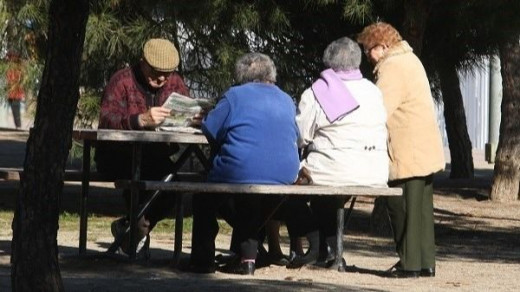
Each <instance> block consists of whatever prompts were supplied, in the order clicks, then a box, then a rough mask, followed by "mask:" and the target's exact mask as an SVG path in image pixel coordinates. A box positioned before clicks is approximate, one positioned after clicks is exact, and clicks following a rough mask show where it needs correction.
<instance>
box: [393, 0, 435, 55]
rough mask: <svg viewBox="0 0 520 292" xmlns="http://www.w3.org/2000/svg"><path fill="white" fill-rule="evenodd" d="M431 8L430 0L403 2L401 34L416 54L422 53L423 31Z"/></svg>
mask: <svg viewBox="0 0 520 292" xmlns="http://www.w3.org/2000/svg"><path fill="white" fill-rule="evenodd" d="M431 8H432V1H431V0H407V1H404V2H403V9H404V14H405V15H404V21H403V27H402V29H401V34H402V35H403V38H404V39H405V40H406V41H408V43H409V44H410V46H411V47H412V48H413V51H414V53H415V54H416V55H417V56H421V53H422V47H423V38H424V31H425V30H426V24H427V22H428V15H429V14H430V11H431Z"/></svg>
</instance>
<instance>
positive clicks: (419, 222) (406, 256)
mask: <svg viewBox="0 0 520 292" xmlns="http://www.w3.org/2000/svg"><path fill="white" fill-rule="evenodd" d="M432 180H433V175H430V176H426V177H413V178H410V179H404V180H399V181H392V182H390V183H389V185H390V186H392V187H401V188H402V189H403V195H402V196H399V197H388V198H386V203H387V208H388V214H389V215H390V221H391V225H392V229H393V233H394V241H395V244H396V251H397V254H398V255H399V258H400V261H401V268H402V269H404V270H406V271H420V270H421V269H426V268H434V267H435V232H434V222H433V186H432Z"/></svg>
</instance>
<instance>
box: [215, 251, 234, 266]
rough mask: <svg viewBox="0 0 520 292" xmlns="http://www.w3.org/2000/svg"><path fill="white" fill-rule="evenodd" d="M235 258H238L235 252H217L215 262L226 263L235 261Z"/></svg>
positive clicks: (218, 264)
mask: <svg viewBox="0 0 520 292" xmlns="http://www.w3.org/2000/svg"><path fill="white" fill-rule="evenodd" d="M237 258H239V257H238V256H237V255H235V254H230V255H223V254H218V255H216V256H215V264H216V265H217V266H223V265H227V264H229V263H231V262H234V261H236V260H237Z"/></svg>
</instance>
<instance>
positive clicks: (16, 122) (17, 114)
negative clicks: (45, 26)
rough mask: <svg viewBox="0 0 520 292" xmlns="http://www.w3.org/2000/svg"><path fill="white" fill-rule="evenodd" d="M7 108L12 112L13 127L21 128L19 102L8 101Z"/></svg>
mask: <svg viewBox="0 0 520 292" xmlns="http://www.w3.org/2000/svg"><path fill="white" fill-rule="evenodd" d="M9 106H11V111H12V112H13V119H14V125H15V126H16V128H20V127H22V117H21V114H20V109H21V101H20V100H17V99H9Z"/></svg>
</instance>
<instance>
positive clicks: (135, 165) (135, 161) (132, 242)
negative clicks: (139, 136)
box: [128, 143, 142, 259]
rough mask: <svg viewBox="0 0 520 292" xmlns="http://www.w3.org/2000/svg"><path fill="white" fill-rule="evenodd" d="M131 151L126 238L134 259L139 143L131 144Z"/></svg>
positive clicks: (137, 205) (137, 204)
mask: <svg viewBox="0 0 520 292" xmlns="http://www.w3.org/2000/svg"><path fill="white" fill-rule="evenodd" d="M133 146H134V147H133V153H132V187H131V188H130V233H129V237H128V240H129V241H130V242H129V244H128V255H129V257H130V259H135V249H136V245H137V243H136V241H135V240H134V238H135V237H136V235H137V213H138V207H139V189H137V187H135V182H137V181H139V179H140V178H141V157H142V156H141V154H142V145H141V143H134V144H133Z"/></svg>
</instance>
